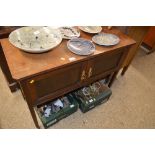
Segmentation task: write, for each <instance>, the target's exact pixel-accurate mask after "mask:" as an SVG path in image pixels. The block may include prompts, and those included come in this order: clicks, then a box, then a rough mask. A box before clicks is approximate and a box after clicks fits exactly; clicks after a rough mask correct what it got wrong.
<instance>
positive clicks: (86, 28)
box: [79, 26, 102, 33]
mask: <svg viewBox="0 0 155 155" xmlns="http://www.w3.org/2000/svg"><path fill="white" fill-rule="evenodd" d="M79 29H80V30H82V31H84V32H87V33H99V32H101V31H102V27H101V26H79Z"/></svg>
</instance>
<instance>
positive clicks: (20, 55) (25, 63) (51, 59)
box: [0, 28, 135, 80]
mask: <svg viewBox="0 0 155 155" xmlns="http://www.w3.org/2000/svg"><path fill="white" fill-rule="evenodd" d="M104 31H105V30H104ZM80 32H81V36H80V37H82V38H85V39H88V40H91V38H92V36H93V35H91V34H88V33H84V32H82V31H80ZM106 32H109V33H113V34H116V35H118V36H119V37H120V40H121V41H120V43H119V44H118V45H116V46H111V47H104V46H98V45H96V44H95V46H96V51H95V52H94V54H92V55H90V56H78V55H75V54H73V53H72V52H70V51H69V50H68V48H67V44H66V43H67V40H63V41H62V43H61V44H60V45H59V46H57V47H56V48H54V49H52V50H51V51H49V52H47V53H43V54H30V53H26V52H24V51H21V50H19V49H18V48H16V47H14V46H13V45H12V44H11V43H10V42H9V40H8V38H6V39H1V40H0V42H1V46H2V49H3V52H4V54H5V57H6V60H7V63H8V66H9V69H10V72H11V74H12V77H13V78H14V79H15V80H21V79H23V78H27V77H29V76H32V75H35V74H39V73H41V72H46V71H49V70H54V69H56V68H58V67H63V66H64V65H71V63H76V62H79V61H83V60H86V59H90V58H92V57H94V56H96V55H99V54H102V53H104V52H110V51H112V50H115V49H119V48H122V47H125V46H129V45H132V44H135V41H134V40H133V39H131V38H130V37H128V36H127V35H125V34H123V33H122V32H120V31H119V30H118V29H115V28H114V29H112V30H106Z"/></svg>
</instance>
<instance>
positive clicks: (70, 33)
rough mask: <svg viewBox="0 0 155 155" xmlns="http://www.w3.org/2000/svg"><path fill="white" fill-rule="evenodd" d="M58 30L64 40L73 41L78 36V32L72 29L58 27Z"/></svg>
mask: <svg viewBox="0 0 155 155" xmlns="http://www.w3.org/2000/svg"><path fill="white" fill-rule="evenodd" d="M59 30H60V32H61V34H62V38H64V39H73V38H77V37H79V36H80V32H79V31H78V30H77V29H76V28H74V27H67V26H65V27H60V28H59Z"/></svg>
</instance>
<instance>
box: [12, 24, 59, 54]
mask: <svg viewBox="0 0 155 155" xmlns="http://www.w3.org/2000/svg"><path fill="white" fill-rule="evenodd" d="M9 41H10V42H11V44H13V45H14V46H15V47H17V48H19V49H21V50H24V51H26V52H30V53H43V52H46V51H48V50H51V49H52V48H54V47H56V46H57V45H59V44H60V43H61V41H62V37H61V33H60V31H59V30H58V29H53V28H50V27H43V26H34V27H22V28H19V29H17V30H15V31H13V32H12V33H11V34H10V35H9Z"/></svg>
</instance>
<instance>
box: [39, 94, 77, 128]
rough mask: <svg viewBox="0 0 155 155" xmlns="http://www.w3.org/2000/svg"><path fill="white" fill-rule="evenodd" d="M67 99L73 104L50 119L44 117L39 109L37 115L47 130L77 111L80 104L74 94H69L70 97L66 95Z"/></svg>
mask: <svg viewBox="0 0 155 155" xmlns="http://www.w3.org/2000/svg"><path fill="white" fill-rule="evenodd" d="M66 97H67V98H68V100H69V102H70V103H71V104H70V105H69V106H67V107H66V108H63V109H61V110H59V111H58V112H56V113H53V114H51V115H50V116H49V117H45V116H42V115H41V113H40V111H39V108H37V113H38V115H39V117H40V119H41V121H42V123H43V125H44V127H45V128H48V127H50V126H52V125H53V124H55V123H57V122H58V121H60V120H61V119H63V118H65V117H67V116H69V115H71V114H72V113H74V112H76V111H77V109H78V103H77V101H76V100H75V99H74V97H73V96H72V94H68V95H66ZM47 104H48V103H47Z"/></svg>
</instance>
